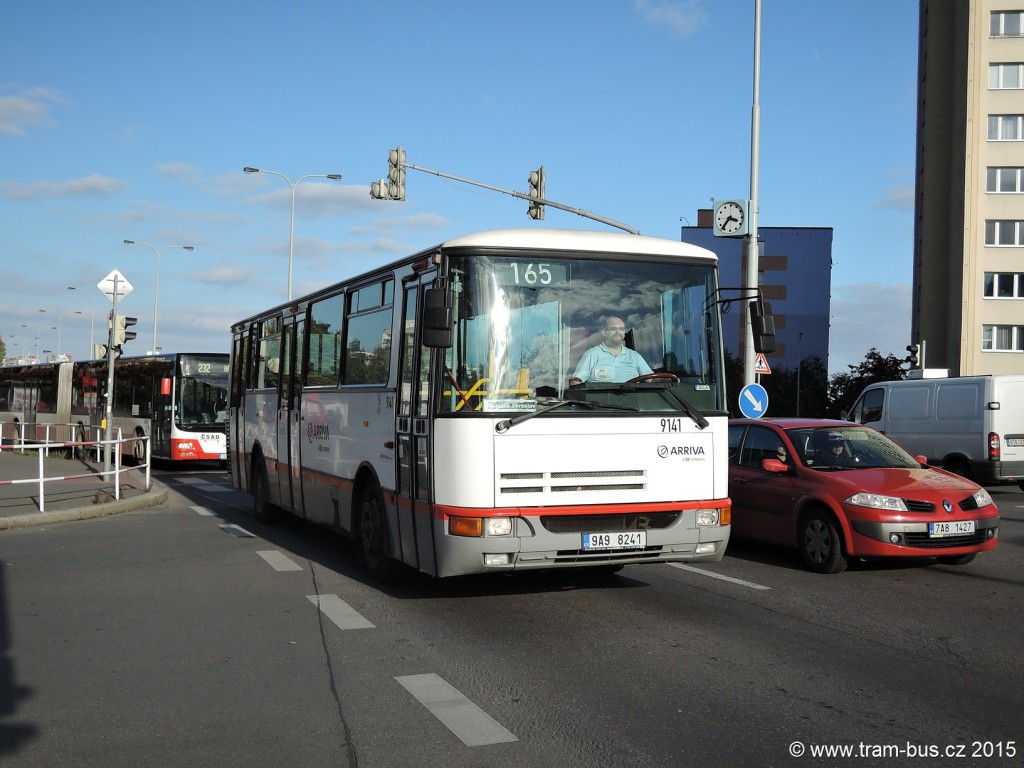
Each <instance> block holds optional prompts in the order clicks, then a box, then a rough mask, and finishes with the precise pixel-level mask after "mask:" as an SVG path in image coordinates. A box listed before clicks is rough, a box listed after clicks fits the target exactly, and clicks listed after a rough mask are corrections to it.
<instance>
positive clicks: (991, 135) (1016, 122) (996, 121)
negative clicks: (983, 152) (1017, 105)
mask: <svg viewBox="0 0 1024 768" xmlns="http://www.w3.org/2000/svg"><path fill="white" fill-rule="evenodd" d="M1022 123H1024V115H989V116H988V140H989V141H1020V140H1021V139H1022V137H1024V131H1022V130H1021V127H1022Z"/></svg>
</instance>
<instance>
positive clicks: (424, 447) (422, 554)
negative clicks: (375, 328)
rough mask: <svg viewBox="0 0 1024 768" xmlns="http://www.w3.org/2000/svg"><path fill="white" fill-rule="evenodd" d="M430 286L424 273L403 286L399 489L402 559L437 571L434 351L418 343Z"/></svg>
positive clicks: (398, 409) (397, 435)
mask: <svg viewBox="0 0 1024 768" xmlns="http://www.w3.org/2000/svg"><path fill="white" fill-rule="evenodd" d="M431 277H432V276H431ZM429 285H430V278H429V277H426V276H420V277H419V279H417V280H416V282H414V283H406V284H405V285H404V287H403V288H404V290H403V310H402V311H403V317H402V347H401V352H400V355H401V359H400V362H399V367H398V371H399V373H398V397H397V399H398V402H397V403H396V409H395V417H396V418H395V421H396V423H395V438H396V440H397V443H398V445H397V448H398V461H397V463H396V468H397V472H398V477H397V478H396V484H395V488H396V495H397V507H398V531H397V534H398V539H399V543H400V545H401V558H402V560H403V561H404V562H405V563H406V564H408V565H411V566H413V567H414V568H418V569H420V570H422V571H425V572H426V573H437V565H436V560H435V552H434V534H433V525H432V515H431V507H430V496H431V487H430V472H429V468H430V444H431V442H430V418H429V414H430V349H428V348H427V347H424V346H423V345H422V344H421V343H420V315H421V312H420V306H421V304H422V297H423V291H424V290H425V288H426V287H428V286H429Z"/></svg>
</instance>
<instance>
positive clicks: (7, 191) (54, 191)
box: [0, 174, 128, 200]
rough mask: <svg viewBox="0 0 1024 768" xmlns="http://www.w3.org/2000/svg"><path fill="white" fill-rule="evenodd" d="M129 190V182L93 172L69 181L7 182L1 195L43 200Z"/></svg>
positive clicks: (106, 194) (93, 195) (98, 195)
mask: <svg viewBox="0 0 1024 768" xmlns="http://www.w3.org/2000/svg"><path fill="white" fill-rule="evenodd" d="M127 190H128V182H127V181H125V180H124V179H114V178H111V177H109V176H100V175H98V174H93V175H92V176H86V177H84V178H81V179H70V180H69V181H37V182H34V183H32V184H18V183H16V182H5V183H4V184H3V185H0V196H2V197H3V198H4V199H6V200H41V199H47V198H56V197H70V198H82V197H112V196H114V195H120V194H121V193H123V192H126V191H127Z"/></svg>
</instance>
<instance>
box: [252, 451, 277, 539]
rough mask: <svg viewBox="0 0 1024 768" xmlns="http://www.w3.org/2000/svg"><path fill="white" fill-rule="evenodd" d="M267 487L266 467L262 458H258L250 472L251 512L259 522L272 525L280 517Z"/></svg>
mask: <svg viewBox="0 0 1024 768" xmlns="http://www.w3.org/2000/svg"><path fill="white" fill-rule="evenodd" d="M269 489H270V484H269V482H268V480H267V468H266V467H265V466H263V461H262V460H258V461H257V462H256V463H255V465H254V466H253V474H252V514H253V517H255V518H256V519H257V520H259V521H260V522H261V523H267V524H268V525H272V524H274V523H276V522H277V521H278V520H279V519H280V512H279V511H278V509H277V507H275V506H274V505H273V504H271V503H270V490H269Z"/></svg>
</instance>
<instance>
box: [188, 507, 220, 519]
mask: <svg viewBox="0 0 1024 768" xmlns="http://www.w3.org/2000/svg"><path fill="white" fill-rule="evenodd" d="M192 511H193V512H195V513H196V514H197V515H206V516H207V517H212V516H213V515H215V514H216V512H214V511H213V510H212V509H207V508H206V507H192Z"/></svg>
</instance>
